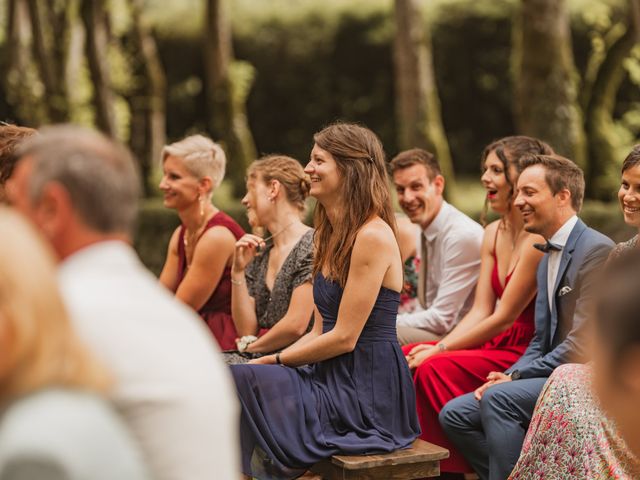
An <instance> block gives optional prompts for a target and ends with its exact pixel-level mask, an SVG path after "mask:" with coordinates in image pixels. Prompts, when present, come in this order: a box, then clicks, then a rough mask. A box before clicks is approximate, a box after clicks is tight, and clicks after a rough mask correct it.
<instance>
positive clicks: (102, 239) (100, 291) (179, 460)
mask: <svg viewBox="0 0 640 480" xmlns="http://www.w3.org/2000/svg"><path fill="white" fill-rule="evenodd" d="M21 154H22V156H21V159H20V160H19V162H18V164H17V166H16V169H15V171H14V174H13V176H12V178H11V180H10V182H9V185H8V194H9V199H10V201H11V202H12V203H13V205H14V206H15V207H16V208H17V209H18V210H20V211H21V212H22V213H23V214H25V215H26V216H27V217H28V218H30V219H31V220H32V221H33V222H34V223H35V224H36V226H37V227H38V228H39V229H40V230H41V231H42V233H43V234H44V236H45V237H46V238H47V239H48V240H49V241H50V243H51V245H52V246H53V248H54V250H55V251H56V253H57V254H58V256H59V258H60V267H59V279H60V287H61V290H62V294H63V297H64V299H65V302H66V304H67V307H68V309H69V310H70V313H71V316H72V318H73V321H74V325H75V327H76V329H77V331H78V332H79V334H80V335H81V337H82V338H83V340H84V341H85V343H86V344H87V346H88V347H89V348H90V349H91V350H92V351H94V353H95V354H97V355H98V357H99V358H100V359H101V360H102V361H103V362H104V363H105V364H106V365H107V366H108V367H109V368H110V369H111V371H112V373H113V374H114V377H115V385H114V389H113V391H112V400H113V402H114V405H115V406H116V408H117V409H118V411H119V412H120V413H121V414H122V416H123V418H124V419H125V421H126V422H127V424H128V426H129V427H130V429H131V431H132V433H133V434H134V436H135V437H136V439H137V440H138V442H139V444H140V447H141V449H142V452H143V454H144V457H145V460H146V462H147V465H148V467H149V469H150V471H151V473H152V476H153V478H156V479H160V480H178V479H189V480H194V479H200V480H205V479H206V480H209V479H212V478H225V479H226V478H229V479H230V478H237V476H238V472H239V452H238V438H237V436H238V433H237V430H238V414H239V409H238V405H237V402H236V395H235V391H234V388H233V385H232V381H231V379H230V376H229V374H228V372H227V369H226V367H225V365H224V364H223V361H222V358H221V357H220V355H219V352H218V351H217V349H216V347H215V346H214V344H213V340H212V337H211V336H210V334H209V333H208V331H207V330H206V328H205V326H204V325H203V323H202V321H201V320H200V318H199V317H198V316H197V315H196V314H195V313H194V312H192V311H191V310H189V309H188V308H187V307H186V306H184V305H182V304H181V303H180V302H178V301H177V300H175V299H174V298H173V296H172V295H171V294H170V293H169V292H168V291H166V290H165V289H164V288H162V287H161V286H160V284H159V283H158V282H157V279H156V278H155V277H153V275H151V274H150V273H149V272H148V271H147V270H146V269H145V268H144V267H143V266H142V264H141V263H140V261H139V260H138V258H137V256H136V254H135V252H134V250H133V249H132V248H131V246H130V232H131V230H132V227H133V224H134V221H135V218H136V214H137V203H138V196H139V177H138V175H137V172H136V168H135V164H134V161H133V158H132V157H131V155H130V153H129V152H128V151H127V150H126V149H125V148H124V147H120V146H118V145H116V144H114V143H113V142H111V141H110V140H109V139H107V138H106V137H104V136H102V135H100V134H98V133H96V132H92V131H89V130H84V129H80V128H76V127H70V126H59V127H50V128H48V129H44V130H42V131H41V134H40V135H38V136H37V137H34V138H33V139H31V140H30V141H28V142H26V143H25V145H24V146H23V148H22V152H21ZM25 261H28V259H25ZM34 281H36V282H37V281H38V279H34ZM60 434H61V435H64V432H60Z"/></svg>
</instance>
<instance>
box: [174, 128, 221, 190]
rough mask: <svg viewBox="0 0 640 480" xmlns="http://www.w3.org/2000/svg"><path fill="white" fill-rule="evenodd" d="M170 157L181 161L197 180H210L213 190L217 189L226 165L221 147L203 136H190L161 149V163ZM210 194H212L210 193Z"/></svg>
mask: <svg viewBox="0 0 640 480" xmlns="http://www.w3.org/2000/svg"><path fill="white" fill-rule="evenodd" d="M169 155H171V156H173V157H178V158H180V159H182V161H183V162H184V165H185V167H187V170H189V171H190V172H191V173H192V174H193V175H194V176H195V177H197V178H198V180H202V179H203V178H204V177H209V178H211V183H212V184H213V188H214V189H215V188H218V187H219V186H220V183H222V179H223V178H224V172H225V168H226V165H227V156H226V155H225V153H224V150H222V147H220V145H218V144H217V143H215V142H214V141H213V140H211V139H210V138H207V137H205V136H204V135H191V136H189V137H186V138H183V139H182V140H180V141H179V142H175V143H172V144H170V145H166V146H165V147H164V148H163V149H162V163H163V164H164V162H165V160H166V159H167V157H168V156H169ZM210 193H212V192H210Z"/></svg>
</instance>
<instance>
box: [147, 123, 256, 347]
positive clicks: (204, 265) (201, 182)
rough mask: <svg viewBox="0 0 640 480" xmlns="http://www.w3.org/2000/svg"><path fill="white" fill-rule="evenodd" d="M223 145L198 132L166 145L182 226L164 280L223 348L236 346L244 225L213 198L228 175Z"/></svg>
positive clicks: (172, 201) (171, 201)
mask: <svg viewBox="0 0 640 480" xmlns="http://www.w3.org/2000/svg"><path fill="white" fill-rule="evenodd" d="M225 164H226V158H225V154H224V151H223V150H222V148H220V146H219V145H218V144H216V143H214V142H213V141H211V140H210V139H208V138H206V137H203V136H202V135H192V136H190V137H187V138H185V139H183V140H181V141H179V142H176V143H173V144H171V145H168V146H166V147H164V149H163V150H162V169H163V172H164V175H163V177H162V181H161V182H160V190H162V192H163V193H164V206H165V207H167V208H173V209H175V210H177V212H178V216H179V217H180V221H181V223H182V224H181V225H180V226H179V227H178V228H177V229H176V231H175V232H173V235H172V236H171V240H170V241H169V251H168V252H167V260H166V262H165V264H164V267H163V269H162V273H161V274H160V282H161V283H162V284H163V285H165V286H166V287H167V288H169V289H170V290H171V291H172V292H175V294H176V297H177V298H179V299H180V300H182V301H183V302H184V303H186V304H187V305H189V306H190V307H192V308H193V309H194V310H196V311H197V312H198V313H199V314H200V316H201V317H202V318H203V319H204V320H205V322H206V323H207V325H208V326H209V329H210V330H211V332H212V333H213V335H214V337H215V338H216V340H217V341H218V343H219V344H220V348H222V349H223V350H228V349H234V348H236V342H235V340H236V338H237V336H238V334H237V333H236V329H235V326H234V324H233V319H232V318H231V281H230V279H231V262H232V260H233V252H234V250H235V244H236V241H237V240H238V239H239V238H240V237H242V235H244V230H242V228H241V227H240V225H238V224H237V223H236V222H235V221H234V220H233V219H232V218H231V217H229V216H228V215H227V214H226V213H224V212H222V211H220V210H219V209H217V208H216V207H215V206H214V205H213V204H212V203H211V196H212V194H213V191H214V190H215V189H216V188H217V187H218V186H219V185H220V182H222V178H223V177H224V171H225Z"/></svg>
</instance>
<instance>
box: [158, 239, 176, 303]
mask: <svg viewBox="0 0 640 480" xmlns="http://www.w3.org/2000/svg"><path fill="white" fill-rule="evenodd" d="M179 236H180V227H178V228H176V229H175V230H174V232H173V234H172V235H171V239H170V240H169V246H168V247H167V259H166V260H165V261H164V266H163V267H162V272H160V283H161V284H162V285H164V286H165V287H167V288H168V289H169V290H171V291H172V292H175V291H176V288H178V237H179Z"/></svg>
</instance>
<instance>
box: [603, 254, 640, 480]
mask: <svg viewBox="0 0 640 480" xmlns="http://www.w3.org/2000/svg"><path fill="white" fill-rule="evenodd" d="M638 272H640V252H639V251H638V249H636V248H634V249H632V250H628V251H627V252H626V253H624V254H621V255H620V256H619V257H617V258H615V259H613V260H612V261H611V262H610V263H609V265H608V266H607V270H606V274H605V275H604V276H603V280H602V282H601V289H600V293H599V295H598V300H599V301H598V302H597V308H596V315H595V316H596V335H597V336H596V338H597V342H596V345H595V347H596V348H595V351H596V355H595V362H594V365H595V378H594V386H595V392H596V394H597V398H598V399H599V401H600V403H601V405H602V407H603V408H604V410H605V412H606V413H607V414H608V415H609V417H610V418H611V419H612V420H613V421H614V422H615V425H616V426H617V428H618V432H619V433H620V435H621V436H622V438H623V439H624V441H625V442H626V445H627V446H628V448H629V449H630V451H631V452H632V453H633V454H634V455H635V456H636V461H637V459H638V458H640V415H639V414H638V405H639V404H640V319H639V317H638V312H640V280H639V279H638ZM633 478H640V475H638V474H637V471H636V475H635V476H634V477H633Z"/></svg>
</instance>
